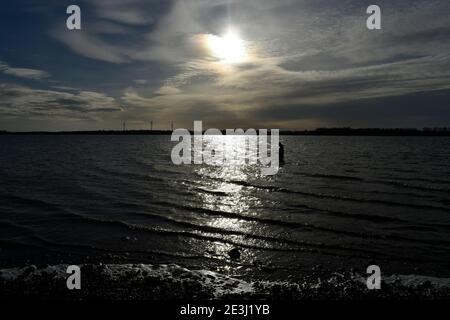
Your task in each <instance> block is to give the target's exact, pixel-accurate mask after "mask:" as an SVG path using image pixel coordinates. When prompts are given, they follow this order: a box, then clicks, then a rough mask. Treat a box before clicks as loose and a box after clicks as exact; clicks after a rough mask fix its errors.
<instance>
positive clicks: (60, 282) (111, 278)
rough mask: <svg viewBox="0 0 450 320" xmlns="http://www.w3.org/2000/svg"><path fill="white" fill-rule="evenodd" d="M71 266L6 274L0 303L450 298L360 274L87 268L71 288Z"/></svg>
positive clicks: (418, 284) (438, 284)
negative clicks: (287, 275)
mask: <svg viewBox="0 0 450 320" xmlns="http://www.w3.org/2000/svg"><path fill="white" fill-rule="evenodd" d="M66 270H67V265H56V266H49V267H45V268H41V269H38V268H36V267H35V266H29V267H25V268H13V269H3V270H0V288H1V290H0V299H10V298H36V299H44V300H122V301H123V300H125V301H128V300H133V301H134V300H135V301H144V300H231V299H233V300H252V299H258V300H268V301H274V300H278V301H289V300H367V299H388V300H404V299H408V300H409V299H422V300H423V299H426V300H434V299H438V300H442V299H449V298H450V279H444V278H432V277H423V276H413V275H411V276H390V277H387V278H385V279H384V280H383V282H382V289H381V290H375V291H370V290H368V289H367V287H366V284H365V280H364V278H362V277H361V276H359V275H357V274H350V273H349V274H337V273H335V274H332V275H330V276H329V277H312V276H307V277H305V278H304V279H303V280H302V281H296V282H295V283H294V282H273V281H245V280H242V279H238V278H233V277H230V276H227V275H223V274H219V273H215V272H211V271H206V270H188V269H185V268H182V267H180V266H178V265H143V264H135V265H131V264H121V265H119V264H111V265H102V264H98V265H92V264H88V265H82V266H81V274H82V280H81V283H82V288H81V290H73V291H70V290H68V289H67V287H66V279H67V277H68V274H66Z"/></svg>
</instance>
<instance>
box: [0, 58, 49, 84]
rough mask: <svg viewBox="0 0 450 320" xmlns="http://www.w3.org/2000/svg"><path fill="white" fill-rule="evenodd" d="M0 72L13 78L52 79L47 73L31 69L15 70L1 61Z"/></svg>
mask: <svg viewBox="0 0 450 320" xmlns="http://www.w3.org/2000/svg"><path fill="white" fill-rule="evenodd" d="M0 72H3V73H4V74H7V75H11V76H15V77H19V78H25V79H32V80H41V79H45V78H49V77H50V74H49V73H48V72H47V71H43V70H37V69H29V68H13V67H11V66H9V65H8V64H6V63H2V62H1V61H0Z"/></svg>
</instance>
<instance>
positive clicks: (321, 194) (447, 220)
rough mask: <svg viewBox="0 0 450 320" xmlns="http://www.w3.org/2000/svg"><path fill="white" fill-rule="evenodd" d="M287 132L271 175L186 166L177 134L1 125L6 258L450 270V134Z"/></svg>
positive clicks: (12, 262)
mask: <svg viewBox="0 0 450 320" xmlns="http://www.w3.org/2000/svg"><path fill="white" fill-rule="evenodd" d="M218 139H219V138H218ZM281 141H282V142H283V144H284V145H285V150H286V163H285V164H284V166H283V167H282V168H281V169H280V172H279V174H278V175H276V176H273V177H266V176H261V174H260V168H259V167H258V166H254V165H237V164H229V165H226V166H224V167H214V166H207V165H198V166H195V165H184V166H175V165H173V164H172V162H171V159H170V153H171V150H172V148H173V146H174V145H175V144H174V143H172V142H170V136H75V135H74V136H70V135H67V136H64V135H58V136H46V135H22V136H0V181H1V184H0V248H1V250H0V266H16V265H17V266H19V265H23V264H29V263H58V262H63V263H76V262H78V261H105V262H107V261H119V262H142V263H177V264H181V265H184V266H187V267H192V268H205V269H208V268H219V269H220V270H229V271H230V272H233V273H235V274H239V273H240V272H242V273H245V272H246V273H252V272H260V271H261V270H262V269H264V270H266V271H267V270H269V269H270V270H271V271H269V272H274V273H275V274H279V275H280V276H287V275H293V274H296V273H298V272H306V271H307V270H310V269H311V268H321V269H323V270H324V271H325V272H333V271H337V270H340V269H345V270H348V269H351V268H353V269H357V270H363V271H365V268H366V267H367V266H368V265H369V264H377V265H379V266H380V267H381V268H382V270H383V271H386V272H388V273H402V274H405V273H406V274H410V273H420V274H427V275H438V276H450V237H449V234H450V167H449V159H450V139H449V138H431V137H426V138H425V137H304V136H297V137H281ZM239 146H240V144H239V141H237V142H236V148H239ZM233 248H238V249H239V250H240V252H241V258H240V259H239V260H233V259H231V258H230V256H229V254H228V252H229V251H230V250H231V249H233ZM261 272H262V271H261Z"/></svg>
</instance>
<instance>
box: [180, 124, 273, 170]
mask: <svg viewBox="0 0 450 320" xmlns="http://www.w3.org/2000/svg"><path fill="white" fill-rule="evenodd" d="M279 133H280V131H279V130H278V129H276V130H273V129H272V130H270V135H269V134H268V130H267V129H260V130H258V131H256V130H255V129H248V130H247V131H244V130H242V129H227V130H226V134H225V136H223V134H222V131H220V130H218V129H208V130H206V131H205V132H203V125H202V122H201V121H195V122H194V134H193V135H192V134H191V132H190V131H189V130H187V129H177V130H175V131H174V132H173V134H172V141H174V142H178V144H177V145H176V146H175V147H174V148H173V150H172V161H173V163H174V164H176V165H182V164H198V165H200V164H207V165H213V166H224V165H244V164H249V165H258V164H259V165H260V166H261V174H262V175H264V176H271V175H275V174H277V173H278V170H279V165H280V156H279V142H280V135H279ZM269 139H270V141H269Z"/></svg>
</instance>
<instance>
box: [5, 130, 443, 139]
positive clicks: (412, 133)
mask: <svg viewBox="0 0 450 320" xmlns="http://www.w3.org/2000/svg"><path fill="white" fill-rule="evenodd" d="M222 132H223V134H225V130H222ZM171 134H172V131H169V130H153V131H150V130H127V131H114V130H97V131H58V132H49V131H30V132H10V131H0V135H136V136H139V135H152V136H153V135H171ZM191 134H193V132H192V131H191ZM280 135H283V136H380V137H381V136H388V137H393V136H406V137H450V128H432V129H423V130H419V129H378V128H374V129H352V128H323V129H315V130H303V131H288V130H281V131H280Z"/></svg>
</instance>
